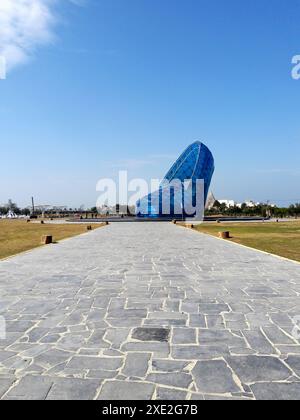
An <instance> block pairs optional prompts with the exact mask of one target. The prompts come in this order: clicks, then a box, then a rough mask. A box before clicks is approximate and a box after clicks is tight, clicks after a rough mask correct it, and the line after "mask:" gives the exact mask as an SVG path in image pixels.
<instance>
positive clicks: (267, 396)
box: [251, 382, 300, 401]
mask: <svg viewBox="0 0 300 420" xmlns="http://www.w3.org/2000/svg"><path fill="white" fill-rule="evenodd" d="M251 389H252V391H253V394H254V396H255V398H256V399H257V400H260V401H279V400H280V401H284V400H286V401H299V400H300V383H276V382H271V383H259V384H253V385H251Z"/></svg>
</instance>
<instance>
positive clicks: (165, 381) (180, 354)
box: [0, 223, 300, 400]
mask: <svg viewBox="0 0 300 420" xmlns="http://www.w3.org/2000/svg"><path fill="white" fill-rule="evenodd" d="M299 296H300V265H299V264H296V263H293V262H289V261H285V260H282V259H279V258H276V257H273V256H269V255H266V254H263V253H260V252H257V251H255V250H250V249H246V248H244V247H240V246H238V245H235V244H231V243H229V242H225V241H220V240H218V239H216V238H213V237H210V236H205V235H203V234H200V233H197V232H194V231H192V230H188V229H184V228H181V227H177V226H175V225H172V224H169V223H119V224H118V223H116V224H112V225H110V226H108V227H105V228H101V229H98V230H95V231H93V232H91V233H89V234H86V235H82V236H80V237H76V238H73V239H69V240H66V241H64V242H61V243H60V244H54V245H50V246H48V247H44V248H40V249H37V250H34V251H32V252H29V253H27V254H22V255H19V256H17V257H14V258H11V259H9V260H6V261H2V262H0V315H1V316H2V317H4V318H5V321H6V330H7V334H6V338H5V339H0V398H2V399H9V400H15V399H100V400H107V399H108V400H115V399H131V400H132V399H147V400H149V399H170V400H172V399H192V400H202V399H245V400H247V399H300V344H299V342H298V341H297V340H296V338H297V336H296V335H295V332H297V330H296V331H293V330H295V328H294V324H293V321H292V320H293V319H294V318H295V317H297V316H300V298H299ZM3 322H4V320H3V319H2V323H3ZM293 332H294V335H293ZM2 338H3V337H2Z"/></svg>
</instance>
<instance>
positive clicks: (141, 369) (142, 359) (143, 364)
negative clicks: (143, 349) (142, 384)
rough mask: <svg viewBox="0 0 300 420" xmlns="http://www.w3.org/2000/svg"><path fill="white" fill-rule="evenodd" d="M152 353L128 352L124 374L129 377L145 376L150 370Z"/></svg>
mask: <svg viewBox="0 0 300 420" xmlns="http://www.w3.org/2000/svg"><path fill="white" fill-rule="evenodd" d="M150 358H151V353H128V354H127V356H126V361H125V366H124V368H123V369H122V374H123V375H125V376H128V377H133V376H136V377H139V378H143V377H145V376H146V373H147V371H148V367H149V366H148V365H149V361H150Z"/></svg>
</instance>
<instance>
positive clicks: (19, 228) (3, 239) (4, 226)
mask: <svg viewBox="0 0 300 420" xmlns="http://www.w3.org/2000/svg"><path fill="white" fill-rule="evenodd" d="M91 226H92V227H93V229H96V228H99V227H102V226H103V225H102V224H99V223H98V224H92V225H91ZM86 232H87V225H86V224H80V223H78V224H57V225H56V224H44V225H42V224H40V223H33V222H31V223H26V221H23V220H0V259H3V258H6V257H9V256H11V255H15V254H19V253H20V252H23V251H28V250H30V249H33V248H37V247H39V246H42V245H41V237H42V236H43V235H52V236H53V240H54V241H55V242H57V241H60V240H62V239H66V238H70V237H72V236H76V235H80V234H82V233H86Z"/></svg>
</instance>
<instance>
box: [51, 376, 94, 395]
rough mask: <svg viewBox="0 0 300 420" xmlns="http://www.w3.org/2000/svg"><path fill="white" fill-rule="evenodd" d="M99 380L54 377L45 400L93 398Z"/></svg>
mask: <svg viewBox="0 0 300 420" xmlns="http://www.w3.org/2000/svg"><path fill="white" fill-rule="evenodd" d="M100 384H101V382H100V381H98V380H90V379H77V378H72V379H71V378H56V379H55V380H54V383H53V385H52V387H51V389H50V391H49V393H48V395H47V398H46V399H47V400H73V401H74V400H76V401H79V400H93V399H94V398H95V397H96V394H97V390H98V388H100Z"/></svg>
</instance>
